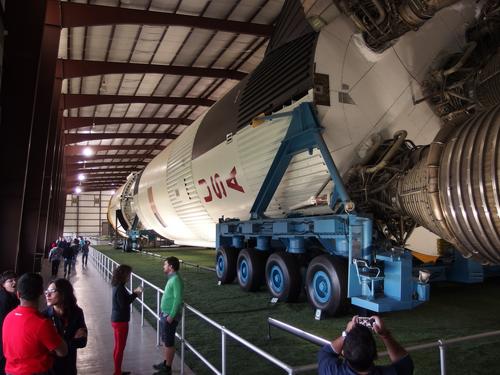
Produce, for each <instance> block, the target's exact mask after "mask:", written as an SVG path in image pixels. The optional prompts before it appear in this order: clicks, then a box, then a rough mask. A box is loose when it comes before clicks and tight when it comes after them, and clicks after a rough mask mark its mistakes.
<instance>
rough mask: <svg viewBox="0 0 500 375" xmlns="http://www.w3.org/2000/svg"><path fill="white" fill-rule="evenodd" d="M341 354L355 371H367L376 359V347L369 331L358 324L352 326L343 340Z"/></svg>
mask: <svg viewBox="0 0 500 375" xmlns="http://www.w3.org/2000/svg"><path fill="white" fill-rule="evenodd" d="M342 353H343V355H344V358H345V359H346V360H347V363H348V364H349V366H350V367H351V368H352V369H353V370H355V371H368V370H369V369H370V368H371V367H372V366H373V362H374V361H375V360H376V359H377V346H376V344H375V339H374V338H373V334H372V332H371V330H370V329H369V328H367V327H365V326H362V325H360V324H356V325H354V327H352V329H351V330H350V331H349V333H348V334H347V336H346V337H345V339H344V346H343V347H342Z"/></svg>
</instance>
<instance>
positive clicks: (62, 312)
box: [44, 279, 87, 375]
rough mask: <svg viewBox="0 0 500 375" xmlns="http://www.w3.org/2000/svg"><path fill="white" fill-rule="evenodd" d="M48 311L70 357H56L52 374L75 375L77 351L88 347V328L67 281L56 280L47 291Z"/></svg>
mask: <svg viewBox="0 0 500 375" xmlns="http://www.w3.org/2000/svg"><path fill="white" fill-rule="evenodd" d="M45 299H46V301H47V309H46V310H45V312H44V314H45V316H47V317H48V318H49V319H52V321H53V322H54V326H55V327H56V329H57V331H58V332H59V334H60V335H61V336H62V337H63V338H64V340H65V341H66V343H67V344H68V355H67V356H66V357H56V358H55V360H54V367H53V368H52V372H51V374H54V375H74V374H76V373H77V371H76V350H77V349H79V348H84V347H85V346H86V345H87V326H86V325H85V318H84V316H83V311H82V309H81V308H80V307H79V306H78V305H77V304H76V297H75V294H74V291H73V286H72V285H71V283H70V282H69V281H68V280H66V279H56V280H54V281H52V282H51V283H50V284H49V287H48V288H47V290H46V291H45Z"/></svg>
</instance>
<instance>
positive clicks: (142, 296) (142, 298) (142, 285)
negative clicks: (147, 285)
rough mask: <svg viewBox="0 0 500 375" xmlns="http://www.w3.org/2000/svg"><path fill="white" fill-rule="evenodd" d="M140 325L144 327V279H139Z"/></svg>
mask: <svg viewBox="0 0 500 375" xmlns="http://www.w3.org/2000/svg"><path fill="white" fill-rule="evenodd" d="M141 288H142V293H141V327H144V279H141Z"/></svg>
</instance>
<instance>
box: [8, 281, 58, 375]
mask: <svg viewBox="0 0 500 375" xmlns="http://www.w3.org/2000/svg"><path fill="white" fill-rule="evenodd" d="M42 293H43V279H42V277H41V276H40V275H38V274H35V273H26V274H24V275H22V276H21V277H20V278H19V280H18V282H17V296H18V297H19V299H20V305H19V306H18V307H17V308H15V309H14V310H12V311H11V312H10V313H9V314H8V315H7V316H6V318H5V320H4V323H3V350H4V355H5V358H6V359H7V364H6V366H5V372H6V373H7V374H9V375H31V374H44V373H47V372H48V371H49V370H50V368H51V367H52V361H53V360H52V352H55V354H56V355H57V356H59V357H64V356H65V355H66V354H67V352H68V347H67V345H66V342H65V341H64V340H63V339H62V338H61V336H59V335H58V334H57V331H56V330H55V328H54V325H53V324H52V322H51V321H50V320H48V319H46V318H44V317H43V316H42V315H41V314H40V313H39V312H38V299H39V298H40V296H41V295H42Z"/></svg>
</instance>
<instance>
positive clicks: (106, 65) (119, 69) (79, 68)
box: [59, 59, 247, 80]
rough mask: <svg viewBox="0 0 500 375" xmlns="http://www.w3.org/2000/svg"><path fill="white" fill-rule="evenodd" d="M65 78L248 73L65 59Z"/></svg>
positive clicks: (238, 77)
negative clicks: (108, 75)
mask: <svg viewBox="0 0 500 375" xmlns="http://www.w3.org/2000/svg"><path fill="white" fill-rule="evenodd" d="M59 61H61V63H62V65H63V75H64V78H75V77H85V76H96V75H103V74H147V73H152V74H155V73H156V74H172V75H180V76H192V77H210V78H225V79H235V80H241V79H243V78H244V77H245V76H246V75H247V73H245V72H240V71H238V70H229V69H215V68H198V67H191V66H177V65H155V64H134V63H124V62H108V61H90V60H70V59H67V60H64V59H60V60H59Z"/></svg>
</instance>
